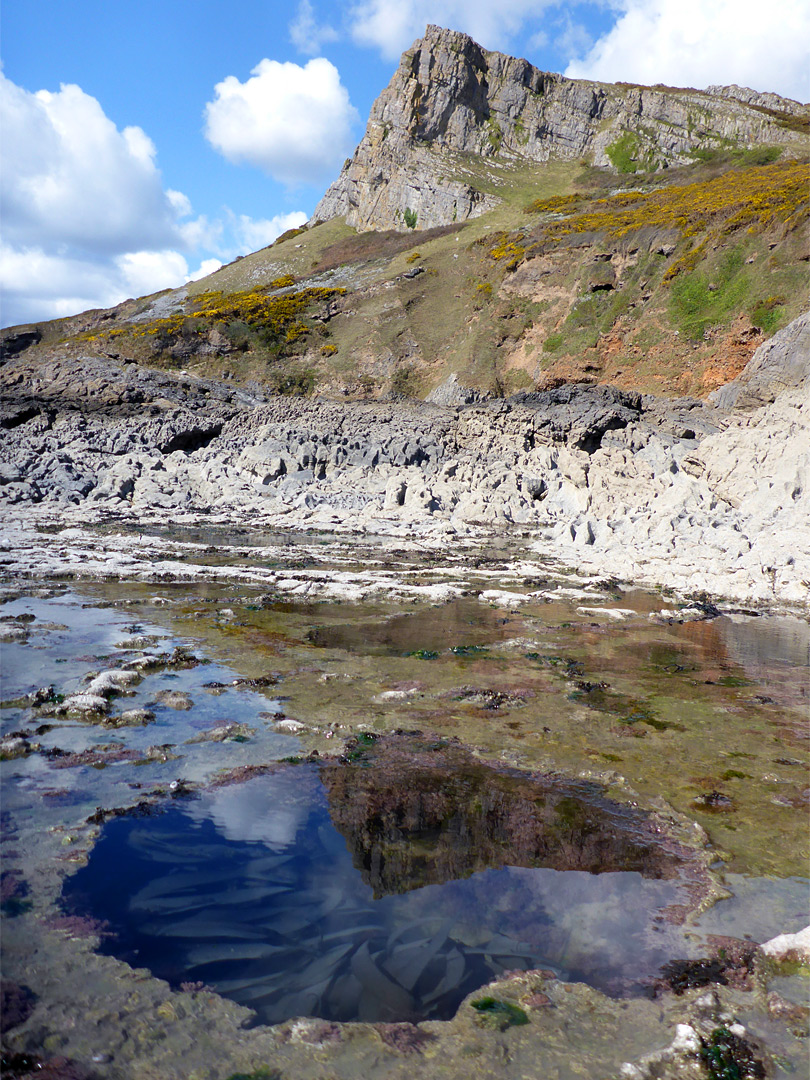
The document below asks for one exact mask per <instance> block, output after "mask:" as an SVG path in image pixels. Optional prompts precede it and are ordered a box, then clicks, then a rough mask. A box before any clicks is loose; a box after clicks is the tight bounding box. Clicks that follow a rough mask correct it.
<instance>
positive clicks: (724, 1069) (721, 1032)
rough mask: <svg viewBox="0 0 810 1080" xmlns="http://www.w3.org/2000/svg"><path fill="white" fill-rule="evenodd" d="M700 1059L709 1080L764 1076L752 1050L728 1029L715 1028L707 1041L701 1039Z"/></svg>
mask: <svg viewBox="0 0 810 1080" xmlns="http://www.w3.org/2000/svg"><path fill="white" fill-rule="evenodd" d="M700 1042H701V1049H700V1057H701V1061H702V1062H703V1064H704V1065H705V1066H706V1072H707V1073H708V1075H709V1077H710V1080H747V1078H749V1077H752V1078H757V1080H758V1078H759V1077H764V1076H765V1066H764V1065H763V1064H762V1062H761V1061H760V1060H759V1059H758V1058H756V1057H755V1056H754V1048H753V1047H752V1046H751V1044H750V1043H748V1042H746V1040H745V1039H743V1038H741V1037H740V1036H739V1035H735V1034H734V1033H733V1032H732V1031H729V1030H728V1028H725V1027H719V1028H715V1029H714V1031H713V1032H712V1033H711V1035H710V1036H709V1037H708V1039H703V1038H701V1040H700Z"/></svg>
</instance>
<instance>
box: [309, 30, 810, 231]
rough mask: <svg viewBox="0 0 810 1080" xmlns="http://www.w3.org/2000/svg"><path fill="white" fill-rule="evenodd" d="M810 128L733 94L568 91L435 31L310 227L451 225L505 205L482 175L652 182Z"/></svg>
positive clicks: (416, 51)
mask: <svg viewBox="0 0 810 1080" xmlns="http://www.w3.org/2000/svg"><path fill="white" fill-rule="evenodd" d="M808 119H810V108H809V107H808V106H803V105H801V104H800V103H799V102H793V101H788V100H786V99H783V98H780V97H779V96H778V95H776V94H760V93H758V92H756V91H753V90H749V89H747V88H742V87H737V86H726V87H719V86H713V87H710V88H709V89H708V90H694V89H681V88H675V87H664V86H653V87H647V86H638V85H635V84H628V83H616V84H610V83H598V82H587V81H584V80H579V79H568V78H566V77H565V76H563V75H558V74H555V73H553V72H547V71H541V70H539V69H538V68H536V67H534V66H533V65H532V64H530V63H529V62H528V61H527V60H523V59H518V58H516V57H512V56H506V55H505V54H503V53H499V52H490V51H487V50H486V49H484V48H482V47H481V46H480V45H479V44H478V43H477V42H475V41H474V40H473V39H472V38H471V37H470V36H469V35H468V34H465V33H462V32H460V31H457V30H448V29H444V28H442V27H440V26H436V25H433V24H430V25H428V26H427V28H426V30H425V34H424V36H423V37H422V38H420V39H418V40H417V41H416V42H414V44H413V45H412V46H411V48H410V49H407V50H406V51H405V52H404V53H403V54H402V57H401V59H400V62H399V66H398V68H397V70H396V71H395V73H394V75H393V77H392V79H391V82H390V83H389V85H388V87H387V88H386V89H385V90H383V92H382V93H381V94H380V96H379V97H378V98H377V100H376V101H375V103H374V105H373V107H372V110H371V114H370V117H369V121H368V126H367V128H366V132H365V135H364V136H363V139H362V141H361V142H360V144H359V146H358V147H357V149H356V150H355V152H354V154H353V156H352V157H351V158H350V159H349V160H347V162H346V164H345V165H344V167H343V170H342V172H341V174H340V176H339V177H338V179H337V180H336V181H335V182H334V183H333V184H332V185H331V187H330V188H329V190H328V191H327V192H326V194H325V195H324V197H323V198H322V199H321V201H320V203H319V204H318V206H317V207H316V210H315V214H314V219H315V220H322V221H325V220H328V219H330V218H333V217H343V218H345V219H346V221H347V223H348V224H349V225H352V226H354V227H355V228H357V229H360V230H368V229H380V230H384V229H392V228H393V229H399V230H404V229H407V228H418V229H423V228H433V227H435V226H438V225H448V224H451V223H452V222H456V221H464V220H467V219H468V218H471V217H477V216H478V215H479V214H481V213H483V212H485V211H486V210H488V209H491V208H492V207H493V206H494V205H495V204H496V203H497V202H498V196H497V194H496V193H494V192H493V191H492V190H491V189H490V190H487V186H488V185H487V184H486V183H481V177H480V175H479V176H476V175H474V174H475V172H476V169H477V170H478V172H479V173H480V169H481V164H482V163H487V162H489V163H491V164H492V165H493V166H503V165H504V164H507V165H508V164H509V163H511V162H514V163H516V164H520V163H525V162H536V163H543V162H547V161H549V160H553V159H563V160H565V159H569V160H575V161H576V160H583V161H587V163H589V164H591V165H596V166H604V167H609V168H614V169H616V170H617V171H622V172H632V171H635V170H638V171H643V172H651V171H656V170H659V169H663V168H667V167H669V166H671V165H679V164H687V163H689V162H691V161H693V160H694V158H695V155H696V152H700V151H706V150H711V149H713V148H717V147H722V146H728V145H729V144H733V145H737V146H740V147H749V146H761V145H763V144H775V145H781V146H784V147H785V148H786V149H788V150H789V149H790V147H791V145H794V144H795V145H796V146H798V145H799V143H800V142H802V141H803V139H802V132H801V131H800V130H797V129H798V128H799V127H801V126H802V125H806V124H807V122H808ZM471 165H472V166H473V167H472V169H471V168H470V166H471ZM490 187H491V186H490Z"/></svg>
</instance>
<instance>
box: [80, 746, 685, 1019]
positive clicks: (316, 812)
mask: <svg viewBox="0 0 810 1080" xmlns="http://www.w3.org/2000/svg"><path fill="white" fill-rule="evenodd" d="M403 742H407V743H409V744H410V749H409V750H405V749H404V748H403V747H402V745H401V744H402V743H403ZM382 743H386V744H387V745H382ZM352 756H354V757H355V760H354V761H352V762H350V763H347V764H331V765H327V766H325V767H323V768H322V769H318V768H317V767H314V766H307V765H302V766H289V767H285V766H279V767H278V769H277V770H276V771H275V772H271V773H269V774H267V775H264V776H261V777H258V778H256V779H253V780H251V781H248V782H247V783H243V784H239V785H234V786H231V787H224V788H220V789H218V790H215V791H213V792H209V793H207V794H205V795H203V796H202V797H200V798H199V799H196V800H193V801H189V802H187V803H184V804H174V805H173V806H172V807H171V808H170V809H168V810H166V812H164V813H162V814H159V815H157V816H155V817H153V818H149V819H137V820H136V819H128V818H122V819H118V820H115V821H111V822H109V823H108V824H107V825H105V826H104V829H103V832H102V836H101V838H100V840H99V842H98V843H97V845H96V847H95V848H94V850H93V851H92V853H91V855H90V859H89V862H88V864H87V866H86V867H84V868H82V869H81V870H80V871H79V872H78V873H77V874H75V875H74V877H73V878H71V879H69V880H68V881H67V883H66V885H65V890H64V899H65V903H66V906H67V908H68V910H69V911H71V912H76V913H81V914H92V915H93V916H94V917H97V918H102V919H105V920H108V921H109V922H110V924H111V926H112V928H113V930H114V931H115V936H114V937H113V938H111V939H109V940H108V941H105V942H104V943H103V946H102V947H103V948H104V951H105V952H108V953H112V954H114V955H116V956H119V957H121V958H122V959H125V960H127V961H128V962H130V963H132V964H133V965H135V966H138V967H143V966H146V967H149V968H150V969H151V970H152V971H153V972H154V973H155V974H156V975H158V976H160V977H162V978H166V979H168V980H169V981H170V982H171V983H172V984H173V985H182V984H184V983H201V984H206V985H209V986H211V987H213V988H215V989H216V990H217V991H219V992H220V993H222V994H224V995H226V996H228V997H231V998H233V999H235V1000H236V1001H238V1002H240V1003H241V1004H244V1005H247V1006H249V1007H251V1008H253V1009H255V1010H256V1013H257V1016H258V1019H259V1020H260V1021H262V1022H267V1023H277V1022H280V1021H283V1020H285V1019H289V1018H291V1017H294V1016H319V1017H323V1018H324V1019H327V1020H337V1021H348V1020H358V1019H359V1020H370V1021H378V1020H380V1021H390V1020H416V1019H425V1018H434V1019H445V1018H448V1017H450V1016H452V1015H453V1014H454V1013H455V1010H456V1009H457V1007H458V1005H459V1004H460V1002H461V1001H462V1000H463V998H464V997H465V996H466V995H467V994H469V993H471V992H472V991H473V990H475V989H477V988H478V987H480V986H481V985H483V984H484V983H486V982H488V981H490V980H491V979H492V978H493V977H495V976H497V975H499V974H501V973H503V972H504V971H509V970H513V969H518V968H519V969H524V970H525V969H530V968H535V967H549V966H550V967H553V968H555V969H556V970H557V971H558V972H559V974H560V975H561V977H564V978H575V979H583V980H586V981H588V982H591V983H592V984H594V985H597V986H601V987H603V988H608V989H609V988H611V987H614V988H618V987H619V986H621V987H623V988H625V989H626V988H627V987H628V986H630V985H631V984H636V985H637V982H638V980H639V979H641V978H643V977H644V976H646V975H651V974H654V973H655V972H657V970H658V967H659V966H660V965H661V964H662V963H663V962H664V961H666V960H667V959H670V958H671V957H672V956H673V955H682V954H683V941H682V938H681V936H680V933H679V932H678V931H676V930H675V929H674V928H672V927H669V926H667V925H666V924H665V923H663V921H661V920H660V919H657V918H656V915H657V913H659V912H660V911H661V909H663V908H664V907H666V906H667V905H668V904H670V903H673V902H674V901H676V900H679V899H682V898H683V896H682V893H683V889H682V886H680V885H679V884H678V883H677V882H676V881H671V880H662V879H665V878H670V877H673V876H675V875H677V873H678V858H677V855H676V854H674V853H672V854H669V855H667V854H665V853H664V852H663V850H662V849H660V848H659V847H658V846H657V845H656V843H655V841H654V840H653V838H652V834H651V833H650V832H649V831H648V827H647V825H646V824H645V822H644V820H643V819H642V818H641V816H639V815H634V814H633V813H632V812H631V811H629V810H625V809H622V808H620V807H618V806H613V805H611V804H609V803H608V802H607V801H606V800H604V799H601V800H600V799H599V798H598V796H597V794H596V792H595V791H594V790H588V789H586V788H583V787H575V786H573V785H567V786H566V785H560V786H559V787H557V786H555V784H553V783H552V782H550V781H547V782H545V783H539V782H536V781H534V780H532V779H531V778H528V777H525V776H518V775H517V774H513V775H510V774H506V773H501V772H498V771H496V770H494V769H490V768H487V767H486V766H484V765H483V764H481V763H478V762H476V761H475V760H474V759H473V758H471V757H470V756H469V755H466V754H465V753H464V752H463V751H461V750H460V749H459V748H453V747H449V748H448V747H440V748H437V749H431V748H430V744H424V745H422V746H421V747H420V746H419V745H417V746H416V747H414V746H413V740H397V739H389V740H381V745H374V746H370V747H369V748H368V750H366V749H363V750H360V751H358V752H355V753H354V754H353V755H352ZM400 770H401V772H400ZM398 773H399V775H400V779H399V782H398V783H397V775H398ZM330 814H331V815H332V817H331V819H330ZM332 820H334V822H335V823H336V824H337V825H338V828H339V829H340V830H341V831H340V832H339V831H337V829H336V828H335V827H334V825H333V824H332ZM341 832H342V833H343V834H344V835H341ZM344 836H345V837H346V840H344ZM347 840H348V845H349V847H350V849H351V851H347ZM353 863H354V865H353ZM357 867H359V868H360V870H361V872H360V873H358V869H357ZM597 872H598V873H597ZM383 894H387V895H383Z"/></svg>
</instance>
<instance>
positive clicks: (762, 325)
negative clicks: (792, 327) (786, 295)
mask: <svg viewBox="0 0 810 1080" xmlns="http://www.w3.org/2000/svg"><path fill="white" fill-rule="evenodd" d="M784 302H785V301H784V300H783V298H782V297H781V296H769V297H768V298H767V300H762V301H760V303H758V304H757V305H756V306H755V307H754V309H753V311H752V312H751V325H752V326H757V327H759V329H760V330H764V331H765V333H766V334H772V333H773V332H774V331H775V330H776V328H777V327H778V326H779V323H780V322H781V318H782V306H783V304H784Z"/></svg>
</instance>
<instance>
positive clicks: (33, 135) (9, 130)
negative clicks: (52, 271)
mask: <svg viewBox="0 0 810 1080" xmlns="http://www.w3.org/2000/svg"><path fill="white" fill-rule="evenodd" d="M0 124H2V127H3V131H4V143H5V147H4V149H5V154H6V159H7V161H14V168H6V169H4V170H3V173H2V181H0V212H2V216H3V225H4V235H5V239H6V241H7V242H8V243H11V244H19V243H25V244H41V243H47V244H48V245H57V244H64V245H68V246H70V247H74V248H81V249H83V250H84V251H87V252H93V253H96V254H105V255H113V254H115V253H117V252H121V251H126V250H128V249H136V248H147V247H155V248H160V247H163V246H166V245H167V244H169V243H171V242H172V240H173V239H174V228H175V220H176V216H177V207H178V201H179V200H182V199H183V198H184V196H182V195H181V193H180V192H172V193H171V194H169V193H168V192H166V191H164V190H163V186H162V183H161V178H160V173H159V171H158V169H157V166H156V165H155V160H154V159H155V147H154V145H153V144H152V141H151V140H150V139H149V137H148V136H147V135H146V133H145V132H143V131H142V130H141V129H140V128H137V127H128V128H125V129H124V130H123V131H119V130H118V129H117V128H116V126H115V124H113V122H112V121H111V120H110V119H109V118H108V117H107V116H105V114H104V111H103V109H102V108H101V106H100V104H99V103H98V101H96V99H95V98H93V97H90V95H89V94H85V93H84V91H83V90H81V89H80V87H78V86H72V85H67V86H62V88H61V89H60V90H59V91H58V92H57V93H51V92H49V91H47V90H40V91H39V92H38V93H35V94H32V93H29V92H28V91H27V90H24V89H22V88H21V87H19V86H16V85H15V84H14V83H13V82H11V80H10V79H8V78H6V77H5V75H2V74H1V73H0Z"/></svg>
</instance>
